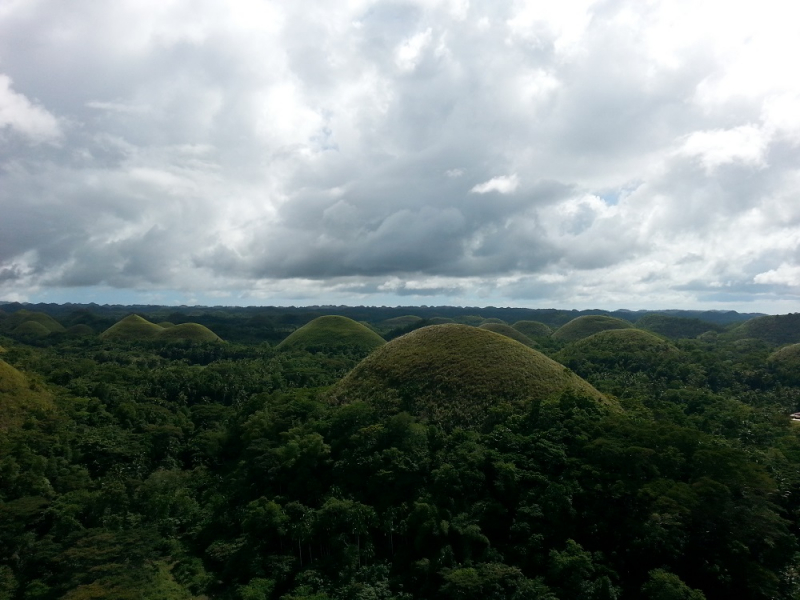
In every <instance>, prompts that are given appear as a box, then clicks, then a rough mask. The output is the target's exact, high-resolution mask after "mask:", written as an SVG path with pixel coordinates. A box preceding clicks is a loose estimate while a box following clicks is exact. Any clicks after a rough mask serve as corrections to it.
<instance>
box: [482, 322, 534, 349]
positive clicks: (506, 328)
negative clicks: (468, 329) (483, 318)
mask: <svg viewBox="0 0 800 600" xmlns="http://www.w3.org/2000/svg"><path fill="white" fill-rule="evenodd" d="M479 329H486V330H487V331H494V332H495V333H499V334H500V335H504V336H506V337H509V338H511V339H512V340H517V341H518V342H519V343H520V344H525V345H526V346H528V347H530V348H533V347H535V346H536V342H534V341H533V340H532V339H531V338H529V337H528V336H527V335H525V334H524V333H520V332H519V331H517V330H516V329H514V328H513V327H511V325H505V324H501V323H484V324H483V325H481V326H480V327H479Z"/></svg>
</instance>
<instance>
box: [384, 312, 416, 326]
mask: <svg viewBox="0 0 800 600" xmlns="http://www.w3.org/2000/svg"><path fill="white" fill-rule="evenodd" d="M420 321H422V317H418V316H417V315H403V316H401V317H392V318H391V319H386V320H385V321H382V322H381V326H382V327H384V328H387V329H396V328H398V327H407V326H408V325H413V324H415V323H419V322H420Z"/></svg>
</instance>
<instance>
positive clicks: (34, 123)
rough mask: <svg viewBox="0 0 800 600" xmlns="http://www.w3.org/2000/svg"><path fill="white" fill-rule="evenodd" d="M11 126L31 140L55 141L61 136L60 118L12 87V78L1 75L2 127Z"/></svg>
mask: <svg viewBox="0 0 800 600" xmlns="http://www.w3.org/2000/svg"><path fill="white" fill-rule="evenodd" d="M4 127H9V128H11V129H13V130H14V131H16V132H18V133H20V134H22V135H23V136H24V137H25V138H27V139H28V140H29V141H31V142H34V143H38V142H55V141H58V140H59V139H60V138H61V135H62V133H61V127H60V126H59V123H58V119H56V117H54V116H53V115H52V114H50V113H49V112H48V111H47V110H46V109H44V108H43V107H41V106H39V105H37V104H35V103H33V102H31V101H30V100H29V99H28V98H27V97H26V96H25V95H24V94H20V93H18V92H15V91H14V90H13V89H12V84H11V78H10V77H8V76H7V75H0V129H2V128H4Z"/></svg>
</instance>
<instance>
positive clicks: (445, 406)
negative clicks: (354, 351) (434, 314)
mask: <svg viewBox="0 0 800 600" xmlns="http://www.w3.org/2000/svg"><path fill="white" fill-rule="evenodd" d="M564 392H575V393H578V394H583V395H587V396H589V397H591V398H594V399H596V400H597V401H598V402H600V403H603V404H608V405H611V404H612V402H611V401H610V400H608V399H606V398H605V396H603V395H602V394H600V392H598V391H597V390H596V389H594V388H593V387H592V386H591V385H589V384H588V383H587V382H585V381H584V380H582V379H581V378H579V377H578V376H577V375H575V374H574V373H572V372H571V371H570V370H568V369H566V368H564V367H563V366H562V365H560V364H558V363H557V362H555V361H553V360H551V359H549V358H547V357H546V356H545V355H543V354H542V353H540V352H537V351H536V350H533V349H531V348H528V347H526V346H523V345H522V344H520V343H519V342H516V341H514V340H511V339H509V338H507V337H505V336H502V335H500V334H497V333H494V332H492V331H487V330H486V329H480V328H477V327H470V326H467V325H456V324H452V325H433V326H430V327H424V328H422V329H418V330H416V331H413V332H411V333H409V334H407V335H404V336H403V337H400V338H397V339H395V340H392V341H391V342H389V343H388V344H386V345H385V346H383V347H382V348H379V349H377V350H376V351H375V352H373V353H372V354H371V355H370V356H369V357H367V358H366V359H364V360H363V361H362V362H361V363H360V364H359V365H358V366H357V367H356V368H355V369H353V370H352V371H351V372H350V373H349V374H348V375H347V376H346V377H345V378H344V379H343V380H341V381H340V382H339V383H338V384H336V385H335V386H334V387H333V389H332V390H331V392H330V395H329V399H330V401H331V402H333V403H334V404H349V403H352V402H365V403H368V404H372V405H374V406H375V407H376V408H377V409H378V410H379V412H381V413H383V414H385V415H392V414H397V413H400V412H408V413H410V414H412V415H414V416H417V417H419V418H421V419H423V420H426V421H431V422H433V423H436V424H440V425H443V426H445V427H456V426H460V427H467V428H475V429H480V428H482V427H483V426H484V425H486V424H487V421H488V420H489V419H490V417H491V414H492V412H493V411H499V412H500V413H503V414H507V413H508V412H509V411H512V412H521V411H524V410H526V408H527V407H528V406H529V405H530V404H531V403H533V402H541V401H548V400H554V399H556V398H558V397H559V396H560V395H561V394H562V393H564Z"/></svg>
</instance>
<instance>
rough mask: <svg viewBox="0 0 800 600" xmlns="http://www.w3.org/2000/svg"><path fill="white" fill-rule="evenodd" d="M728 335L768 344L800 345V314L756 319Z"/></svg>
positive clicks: (739, 326)
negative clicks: (753, 339)
mask: <svg viewBox="0 0 800 600" xmlns="http://www.w3.org/2000/svg"><path fill="white" fill-rule="evenodd" d="M728 335H729V336H730V337H732V338H734V339H743V338H755V339H757V340H762V341H764V342H768V343H770V344H796V343H800V313H791V314H788V315H766V316H763V317H756V318H755V319H750V320H749V321H745V322H744V323H742V324H741V325H738V326H737V327H735V328H733V329H731V330H730V332H729V333H728Z"/></svg>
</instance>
